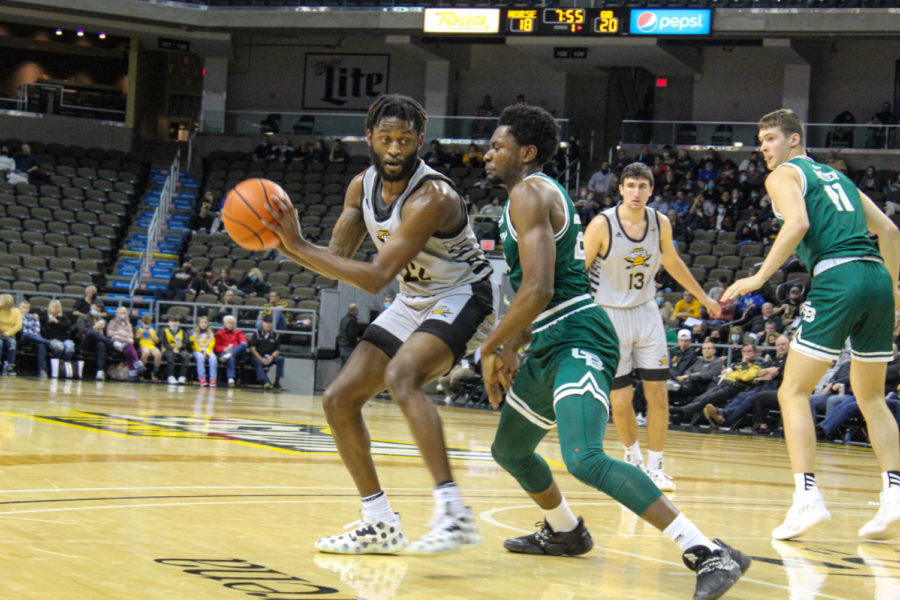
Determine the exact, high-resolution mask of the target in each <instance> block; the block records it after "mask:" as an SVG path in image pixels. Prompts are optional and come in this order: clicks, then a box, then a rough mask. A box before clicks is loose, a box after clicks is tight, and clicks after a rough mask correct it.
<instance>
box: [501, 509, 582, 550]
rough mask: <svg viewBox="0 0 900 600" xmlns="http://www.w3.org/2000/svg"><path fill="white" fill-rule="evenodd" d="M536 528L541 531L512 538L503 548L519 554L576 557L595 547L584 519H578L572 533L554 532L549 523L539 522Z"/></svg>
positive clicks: (505, 542)
mask: <svg viewBox="0 0 900 600" xmlns="http://www.w3.org/2000/svg"><path fill="white" fill-rule="evenodd" d="M535 526H537V527H540V529H539V530H537V531H536V532H534V533H532V534H531V535H523V536H522V537H517V538H510V539H508V540H505V541H504V542H503V547H504V548H506V549H507V550H509V551H510V552H516V553H518V554H549V555H550V556H576V555H578V554H584V553H585V552H588V551H590V549H591V548H593V547H594V540H592V539H591V534H590V532H588V530H587V527H585V526H584V519H582V518H581V517H578V527H576V528H575V529H573V530H572V531H563V532H557V531H553V528H552V527H550V524H549V523H547V521H543V522H541V521H538V522H537V523H535Z"/></svg>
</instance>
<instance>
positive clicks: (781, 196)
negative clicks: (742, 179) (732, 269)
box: [722, 168, 809, 300]
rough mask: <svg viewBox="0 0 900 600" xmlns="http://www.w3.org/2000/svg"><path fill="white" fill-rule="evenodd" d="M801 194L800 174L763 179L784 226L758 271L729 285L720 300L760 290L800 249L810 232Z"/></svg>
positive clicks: (778, 174)
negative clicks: (807, 233)
mask: <svg viewBox="0 0 900 600" xmlns="http://www.w3.org/2000/svg"><path fill="white" fill-rule="evenodd" d="M802 190H803V188H802V185H801V181H800V174H799V173H798V172H797V171H796V169H788V168H776V169H775V170H774V171H772V173H771V174H770V175H769V177H768V178H767V179H766V191H767V192H768V193H769V197H770V198H771V199H772V205H773V206H774V207H775V208H777V209H778V211H779V212H780V213H781V216H782V217H783V218H784V225H782V226H781V230H780V231H779V232H778V235H777V236H776V237H775V242H774V243H773V244H772V249H771V250H770V251H769V255H768V256H766V259H765V260H764V261H763V264H762V266H761V267H760V268H759V271H757V272H756V274H754V275H751V276H750V277H745V278H744V279H738V280H737V281H735V282H734V283H733V284H731V287H729V288H728V289H727V290H725V294H724V295H723V296H722V300H733V299H735V298H738V297H739V296H743V295H744V294H746V293H748V292H752V291H753V290H756V289H759V288H761V287H762V286H763V284H764V283H765V282H766V281H768V280H769V277H771V276H772V274H773V273H775V271H777V270H778V268H779V267H780V266H781V265H782V264H784V261H786V260H787V259H788V258H789V257H790V256H791V254H793V253H794V250H796V249H797V246H798V245H800V242H801V241H802V240H803V236H804V235H806V232H807V230H809V215H808V214H807V212H806V201H805V200H804V199H803V191H802Z"/></svg>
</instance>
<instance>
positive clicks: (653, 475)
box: [647, 469, 675, 492]
mask: <svg viewBox="0 0 900 600" xmlns="http://www.w3.org/2000/svg"><path fill="white" fill-rule="evenodd" d="M647 475H648V476H649V477H650V481H652V482H653V483H655V484H656V487H658V488H659V490H660V491H661V492H674V491H675V482H674V481H673V480H672V478H671V477H669V476H668V475H667V474H666V472H665V471H663V470H662V469H647Z"/></svg>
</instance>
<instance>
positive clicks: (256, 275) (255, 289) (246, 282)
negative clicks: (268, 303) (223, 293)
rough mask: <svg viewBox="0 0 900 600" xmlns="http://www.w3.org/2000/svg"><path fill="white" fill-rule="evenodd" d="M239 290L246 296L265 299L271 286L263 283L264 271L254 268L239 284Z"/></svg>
mask: <svg viewBox="0 0 900 600" xmlns="http://www.w3.org/2000/svg"><path fill="white" fill-rule="evenodd" d="M238 289H239V290H240V291H241V292H242V293H243V294H244V295H245V296H260V297H265V295H266V292H267V291H268V290H269V286H267V285H266V283H265V282H264V281H263V274H262V271H260V270H259V269H257V268H255V267H254V268H252V269H250V270H249V271H247V274H246V275H245V276H244V278H243V279H241V280H240V281H239V282H238Z"/></svg>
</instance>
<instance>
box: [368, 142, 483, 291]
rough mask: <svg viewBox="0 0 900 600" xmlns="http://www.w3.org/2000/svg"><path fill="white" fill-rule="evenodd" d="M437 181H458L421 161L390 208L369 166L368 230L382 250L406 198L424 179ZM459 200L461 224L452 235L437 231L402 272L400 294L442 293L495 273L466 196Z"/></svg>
mask: <svg viewBox="0 0 900 600" xmlns="http://www.w3.org/2000/svg"><path fill="white" fill-rule="evenodd" d="M434 179H437V180H440V181H445V182H447V183H448V184H450V186H451V187H452V185H453V184H452V183H451V182H450V180H449V179H447V177H445V176H444V175H441V174H440V173H438V172H437V171H435V170H434V169H432V168H431V167H429V166H428V165H426V164H425V163H424V162H423V161H422V160H419V164H418V167H416V170H415V171H414V172H413V174H412V176H411V177H410V179H409V183H408V184H407V185H406V189H405V190H403V193H402V194H400V196H399V197H398V198H397V199H396V200H394V201H393V202H392V203H391V205H390V206H386V205H385V204H384V201H383V200H382V197H381V177H379V176H378V171H377V170H376V169H375V167H374V166H371V167H369V168H368V169H367V170H366V172H365V175H363V182H362V197H361V198H360V206H361V208H362V213H363V219H364V221H365V223H366V229H367V230H368V231H369V235H370V236H371V237H372V241H374V242H375V247H376V248H377V249H378V250H381V247H382V246H384V245H385V243H387V241H388V239H390V237H391V235H392V234H393V233H394V232H395V231H396V230H397V228H399V227H400V215H401V213H402V212H403V205H404V204H405V203H406V200H407V199H408V198H409V197H410V196H412V195H413V194H414V193H415V192H416V190H418V189H419V188H420V187H422V185H423V184H424V183H425V182H427V181H430V180H434ZM454 194H455V192H454ZM457 197H458V195H457ZM459 202H460V210H461V211H462V216H461V219H462V220H461V221H460V224H459V226H458V227H456V228H455V229H454V230H453V231H449V232H447V233H435V234H433V235H432V236H431V237H430V238H428V241H427V242H425V247H424V248H422V250H421V251H420V252H419V253H418V254H416V256H415V258H413V260H412V262H411V263H409V265H407V266H406V268H405V269H404V270H403V271H401V272H400V273H398V274H397V281H398V282H400V293H401V294H405V295H407V296H441V295H443V294H444V293H445V292H447V291H449V290H452V289H454V288H456V287H459V286H461V285H468V284H471V283H476V282H479V281H483V280H485V279H488V278H490V276H491V273H492V269H491V265H490V262H488V260H487V259H486V258H485V257H484V253H483V252H482V251H481V248H480V247H479V246H478V240H477V239H475V234H474V232H473V231H472V227H471V225H470V224H469V219H468V215H467V214H466V209H465V204H464V203H463V201H462V199H461V198H460V199H459Z"/></svg>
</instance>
